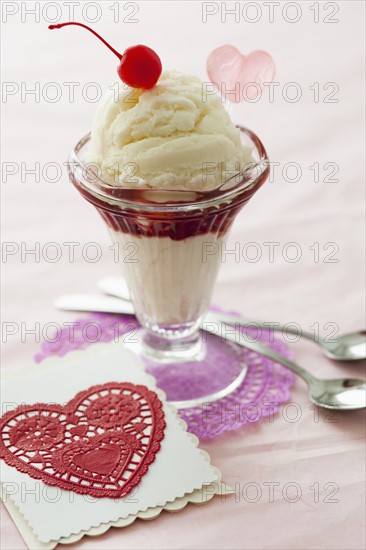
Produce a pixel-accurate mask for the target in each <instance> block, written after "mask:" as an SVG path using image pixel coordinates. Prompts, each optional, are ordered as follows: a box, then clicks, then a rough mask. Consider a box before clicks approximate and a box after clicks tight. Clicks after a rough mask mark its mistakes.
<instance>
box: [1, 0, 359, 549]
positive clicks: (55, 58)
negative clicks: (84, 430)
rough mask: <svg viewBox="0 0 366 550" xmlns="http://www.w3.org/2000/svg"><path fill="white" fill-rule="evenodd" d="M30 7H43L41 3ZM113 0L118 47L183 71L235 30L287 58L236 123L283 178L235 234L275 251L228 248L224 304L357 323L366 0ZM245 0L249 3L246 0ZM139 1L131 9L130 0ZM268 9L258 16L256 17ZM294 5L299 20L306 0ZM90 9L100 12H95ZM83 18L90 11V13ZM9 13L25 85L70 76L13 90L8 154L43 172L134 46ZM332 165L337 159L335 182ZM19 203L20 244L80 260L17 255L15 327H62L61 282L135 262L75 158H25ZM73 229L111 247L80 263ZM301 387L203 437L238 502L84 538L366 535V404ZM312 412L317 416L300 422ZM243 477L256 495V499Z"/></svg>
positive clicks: (200, 64) (107, 27)
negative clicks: (244, 10)
mask: <svg viewBox="0 0 366 550" xmlns="http://www.w3.org/2000/svg"><path fill="white" fill-rule="evenodd" d="M18 4H19V6H20V4H21V3H18ZM23 4H25V3H23ZM26 4H27V6H28V7H31V6H32V5H33V4H34V2H27V3H26ZM81 4H85V2H82V3H81ZM111 4H112V3H110V2H103V3H101V6H102V14H103V15H102V19H101V20H100V21H99V23H98V24H97V25H96V26H95V28H96V29H97V30H98V31H99V32H100V33H101V34H103V35H105V36H106V38H109V39H110V41H111V43H112V44H113V45H114V46H115V47H116V48H117V49H118V48H120V49H123V48H124V47H127V46H128V45H131V44H134V43H138V42H142V43H146V44H148V45H150V46H152V47H153V48H155V49H156V50H157V51H158V52H159V54H160V56H161V58H162V60H163V64H164V66H165V67H175V68H177V69H180V70H183V71H190V72H192V73H196V74H198V75H201V77H202V78H205V60H206V57H207V55H208V54H209V52H210V51H211V50H212V49H213V48H214V47H217V46H219V45H221V44H224V43H232V44H234V45H235V46H237V47H238V48H239V49H241V51H243V52H249V51H252V50H254V49H267V50H269V51H270V52H271V53H272V55H273V57H274V58H275V60H276V63H277V76H276V80H277V81H278V82H279V83H280V86H279V87H278V88H276V95H275V100H274V102H272V103H271V102H270V101H269V100H268V94H267V93H266V94H264V96H263V97H262V98H261V100H260V101H258V102H257V103H253V104H248V103H246V104H241V105H239V106H238V105H235V106H234V109H233V118H234V120H235V121H237V122H240V123H242V124H244V125H246V126H248V127H249V128H252V129H253V130H254V131H255V132H256V133H258V135H259V136H261V138H262V139H263V142H264V143H265V145H266V147H267V149H268V153H269V155H270V157H271V160H272V161H273V162H279V163H281V166H280V169H278V168H276V170H275V172H274V180H273V181H272V182H269V183H267V185H266V186H265V187H264V188H263V189H262V190H261V191H260V193H258V195H257V196H256V197H255V198H254V199H253V200H252V202H251V203H250V204H249V205H248V206H247V208H246V209H245V211H243V212H242V214H241V215H240V216H239V217H238V219H237V221H236V223H235V226H234V228H233V230H232V233H231V236H230V240H229V242H228V243H227V246H228V248H233V247H234V246H235V243H236V242H238V243H241V244H240V246H241V247H242V246H243V245H245V243H248V242H256V243H258V246H259V247H260V249H261V251H262V258H261V259H260V260H259V261H257V262H256V263H250V262H248V261H245V260H244V259H243V258H241V259H240V261H238V262H236V261H235V257H234V256H233V255H230V256H228V257H227V259H226V261H225V262H223V265H222V269H221V272H220V276H219V280H218V283H217V286H216V289H215V296H214V301H215V303H216V304H218V305H221V306H222V307H227V308H232V309H233V308H235V309H238V310H240V311H241V312H242V313H243V314H245V315H246V316H248V317H253V318H257V319H264V320H268V321H278V322H282V323H287V322H297V323H299V324H300V325H301V326H302V327H303V328H304V329H305V330H306V329H307V330H309V327H311V326H312V325H314V323H319V326H320V329H321V332H326V331H325V329H324V324H325V323H328V322H331V323H337V325H338V326H339V333H341V332H347V331H351V330H353V329H359V328H363V327H364V326H365V318H364V315H363V310H364V307H363V306H364V294H363V285H362V283H363V279H364V268H363V265H364V262H363V260H364V252H363V250H364V248H363V246H364V241H363V237H362V233H361V229H362V228H363V215H364V212H363V198H364V196H363V189H362V187H361V186H362V181H363V165H364V162H363V161H364V154H363V148H364V134H363V120H364V112H363V90H364V88H363V86H364V79H363V72H364V58H363V54H362V44H363V38H364V27H363V20H364V3H363V2H357V1H356V2H352V1H347V2H336V3H331V4H334V5H336V6H338V7H339V12H338V14H337V15H334V16H333V17H335V18H338V19H339V22H338V23H333V24H329V23H328V24H326V23H324V22H323V19H324V17H325V16H326V15H330V13H331V12H330V11H325V8H324V3H322V2H320V22H319V23H314V21H313V19H314V12H313V11H311V10H310V5H311V4H312V3H310V2H302V3H301V6H302V17H301V19H300V20H299V21H298V22H297V23H292V24H291V23H288V22H286V21H285V20H284V18H283V16H282V9H283V8H284V5H285V4H286V3H283V2H282V3H281V6H280V7H278V8H276V11H275V20H274V22H273V23H270V22H269V21H268V8H266V7H265V6H264V4H263V3H261V2H256V3H255V4H257V5H258V6H259V7H260V8H261V10H262V17H261V19H260V20H259V21H258V22H257V23H247V22H245V20H244V19H243V17H241V20H240V22H238V23H236V22H235V21H234V17H233V16H228V18H227V21H226V22H223V21H220V15H219V14H217V15H215V16H211V17H208V20H207V22H206V23H203V22H202V20H201V12H202V6H201V3H200V2H184V3H183V2H170V3H168V2H137V4H138V7H139V12H138V13H137V14H136V16H135V17H136V18H138V19H139V22H138V23H135V24H131V23H130V24H129V23H126V22H125V23H120V24H115V23H113V13H112V11H111V10H109V6H110V5H111ZM231 4H232V3H231ZM244 4H246V3H240V5H241V7H242V6H243V5H244ZM59 5H60V7H61V10H62V13H63V19H62V20H65V19H67V12H66V8H65V6H63V2H59ZM53 13H54V12H53ZM121 13H122V16H125V15H126V14H127V13H128V11H123V10H122V12H121ZM248 13H249V12H248ZM286 13H287V12H286ZM253 14H254V12H250V14H249V17H252V18H253V17H254V15H253ZM287 14H288V16H289V17H294V14H293V12H291V10H290V11H288V13H287ZM49 16H50V17H51V16H52V12H51V8H50V12H49ZM89 16H90V17H92V16H94V14H93V12H92V10H91V11H90V15H89ZM75 19H76V20H80V21H81V20H82V17H81V15H80V11H78V9H76V11H75ZM2 27H3V28H2V32H3V80H4V81H6V82H15V83H17V85H19V86H21V82H26V83H27V85H28V86H30V87H31V86H34V83H35V82H39V83H40V86H41V89H43V86H44V85H45V84H46V83H47V82H57V83H59V85H61V87H62V90H63V95H62V97H61V99H60V100H59V101H57V102H55V103H50V102H47V101H45V100H44V98H42V97H41V98H40V101H39V102H35V101H34V99H33V98H32V97H29V96H28V97H27V98H26V101H24V102H22V101H21V98H20V94H16V95H14V96H13V97H9V98H8V99H7V101H6V102H5V100H4V98H3V135H4V136H5V140H4V142H3V151H2V153H3V154H2V156H3V162H15V163H21V162H24V163H26V167H27V168H30V167H32V166H33V165H34V163H35V162H39V163H40V165H41V168H42V167H43V166H44V165H45V164H46V163H49V162H56V163H59V164H61V165H62V163H63V162H64V161H65V160H66V158H67V155H68V152H69V150H70V149H71V147H72V146H73V145H74V144H75V142H76V140H77V139H78V138H79V137H80V136H81V135H82V134H83V133H85V132H86V131H88V130H89V128H90V123H91V117H92V116H93V113H94V111H95V104H93V103H91V102H88V101H86V100H85V99H83V97H82V95H81V93H80V90H81V88H82V87H83V86H84V85H85V84H86V83H87V82H90V81H94V82H98V83H99V84H100V86H102V87H103V88H106V87H107V86H108V85H109V84H110V83H111V82H113V81H115V79H116V73H115V69H116V60H115V59H114V58H113V56H112V55H110V54H109V53H108V52H107V50H105V51H104V49H103V47H102V45H99V44H98V43H97V41H96V40H95V39H94V38H93V37H91V36H88V35H87V34H86V32H84V31H83V30H81V29H80V30H79V29H76V28H75V29H71V28H70V29H64V30H63V31H59V32H56V31H54V32H53V34H51V33H49V32H48V31H47V22H45V21H44V19H42V17H41V21H40V23H35V22H34V17H32V16H28V17H27V18H26V21H25V22H23V23H22V22H21V18H20V12H19V13H18V14H17V15H14V16H12V17H9V19H8V21H7V23H6V24H3V26H2ZM187 34H188V39H187ZM64 82H80V83H81V85H80V86H79V87H78V88H76V89H75V90H76V91H75V101H74V102H70V101H69V99H68V97H67V94H66V92H67V89H66V87H65V86H64V85H63V83H64ZM288 82H297V83H298V84H299V86H301V89H302V98H301V100H300V101H298V102H296V103H290V102H286V101H284V100H283V98H282V95H281V91H282V90H283V86H284V85H286V83H288ZM314 82H319V85H320V91H321V97H324V95H326V94H328V93H329V92H331V91H332V88H328V89H327V90H326V91H323V85H324V84H326V83H327V82H336V83H337V84H338V86H339V92H338V93H337V94H336V96H335V97H336V98H338V99H339V101H338V103H324V102H322V101H320V102H319V103H315V102H314V100H313V92H312V91H311V90H310V89H309V87H310V86H312V85H313V84H314ZM291 91H293V90H289V92H291ZM49 92H50V93H51V90H49ZM90 93H92V90H91V89H90ZM288 162H296V163H298V164H299V165H300V166H301V168H302V177H301V179H300V181H298V182H296V183H294V182H293V183H290V182H288V181H285V178H284V177H283V175H282V174H281V170H282V168H283V166H284V165H285V164H286V163H288ZM315 162H318V163H320V165H321V166H322V165H324V163H327V162H336V163H337V164H338V165H339V172H338V174H337V175H335V177H336V178H338V179H339V181H338V182H333V183H331V182H330V183H329V182H328V183H327V182H323V181H320V182H319V183H316V182H314V177H313V171H312V170H311V169H309V167H310V166H312V165H314V163H315ZM327 173H330V171H328V172H327ZM51 175H52V174H51V171H50V173H49V176H51ZM289 175H290V176H291V172H290V171H289ZM324 175H326V174H325V173H324V172H323V173H322V172H321V178H323V177H324ZM2 199H3V203H2V204H3V218H2V223H3V233H2V237H3V241H5V242H14V243H16V245H15V246H17V245H19V246H21V244H20V243H22V242H24V243H26V246H27V247H29V248H32V247H34V243H35V242H39V243H40V247H41V248H42V247H43V246H44V245H45V244H46V243H48V242H56V243H58V244H59V245H60V246H61V247H62V258H61V260H60V261H58V262H56V263H51V262H49V261H47V258H40V261H39V262H36V261H34V258H32V257H31V256H28V257H27V258H26V261H25V262H22V261H21V256H20V254H19V253H18V254H14V255H13V256H10V257H8V258H4V257H3V262H4V263H3V300H2V306H3V323H10V322H14V323H17V324H20V323H22V322H23V323H25V325H24V328H30V327H32V326H33V325H34V324H35V323H37V322H39V323H40V327H44V326H45V325H47V323H51V322H56V323H59V324H62V323H64V322H67V321H69V320H72V319H73V318H75V316H74V315H73V314H68V313H62V312H59V311H55V309H54V308H53V305H52V303H53V300H54V298H55V297H56V296H57V295H59V294H61V293H71V292H84V291H88V292H89V291H90V292H93V291H94V290H95V287H96V282H97V280H98V278H100V277H101V276H103V275H108V274H118V266H117V265H115V263H114V262H113V256H112V253H111V251H109V250H108V246H109V241H108V235H107V232H106V231H105V228H104V227H103V224H102V222H101V221H100V219H99V217H98V215H97V213H96V212H95V211H94V210H93V209H92V207H90V206H88V205H87V204H86V203H84V202H83V201H82V199H81V198H80V197H79V196H78V195H77V194H76V192H75V190H74V189H73V188H72V187H71V185H70V184H69V183H68V181H67V176H66V172H65V170H64V173H63V176H62V177H60V179H59V181H57V182H55V183H50V182H49V181H46V180H45V178H43V177H42V176H41V177H40V181H39V183H36V182H35V181H34V179H33V178H32V177H30V176H29V177H28V178H27V179H26V181H25V182H22V181H21V176H20V172H19V173H18V174H16V175H14V176H12V177H8V180H7V181H4V182H3V184H2ZM71 241H73V242H79V243H81V246H82V245H84V244H85V243H87V242H90V241H95V242H97V243H98V244H99V245H100V246H101V247H102V249H103V256H102V259H101V261H99V262H97V263H90V262H88V261H86V260H85V259H83V257H82V255H81V253H80V248H81V246H80V247H78V249H76V254H75V261H74V262H70V261H69V259H68V257H67V248H66V247H65V246H64V245H63V244H62V243H64V242H71ZM265 242H278V243H280V244H279V246H278V247H277V248H276V252H275V258H274V261H273V262H271V261H269V257H268V248H267V247H266V246H265V245H264V244H263V243H265ZM289 242H296V243H298V244H299V246H300V247H301V250H302V257H301V259H300V260H299V261H298V262H296V263H290V262H288V261H285V260H284V259H283V257H282V255H281V251H282V250H283V247H286V245H287V243H289ZM316 242H318V243H319V246H320V261H319V262H315V261H314V256H313V252H312V251H311V250H310V249H309V247H310V246H312V245H313V244H314V243H316ZM330 242H334V243H336V245H337V246H338V247H339V251H338V252H337V253H336V255H335V259H337V260H338V261H337V262H336V263H327V262H324V257H325V255H326V253H329V252H331V250H332V249H331V248H329V249H328V250H327V251H324V250H323V247H324V245H326V243H330ZM78 250H79V251H78ZM90 252H92V251H91V250H90ZM248 252H249V253H254V250H253V249H251V250H248ZM288 252H289V254H291V253H293V252H294V249H289V250H288ZM49 253H50V255H51V253H52V251H51V249H49ZM3 328H4V325H3ZM50 333H51V330H50ZM3 340H4V336H3ZM22 340H23V341H22ZM24 340H25V341H24ZM35 340H36V338H35V336H34V335H33V336H32V335H28V336H27V337H26V338H24V335H23V338H22V335H21V330H19V332H18V334H16V335H14V336H9V337H8V340H7V342H6V343H5V344H4V345H3V365H4V368H11V367H12V366H15V365H18V364H20V363H24V362H31V361H32V357H33V355H34V354H35V353H36V352H37V350H38V348H39V343H38V342H36V341H35ZM292 348H293V350H294V352H295V354H296V358H297V360H298V361H299V362H300V363H301V364H302V365H304V366H305V367H307V368H308V369H309V370H310V371H311V372H313V373H314V374H316V375H319V376H320V377H332V376H333V377H340V376H343V375H345V376H347V375H348V376H362V374H363V370H362V365H360V364H353V365H352V364H341V363H339V364H337V363H334V362H331V361H330V360H328V359H326V358H325V357H323V356H322V354H321V352H320V351H319V350H318V349H317V348H316V346H314V345H313V344H311V343H308V342H304V341H300V342H298V343H296V344H293V345H292ZM292 401H294V402H296V404H297V405H296V407H297V409H296V408H295V406H291V407H288V408H287V409H286V408H285V410H284V414H283V415H281V414H279V415H278V416H277V417H276V418H275V420H274V421H273V422H272V423H271V422H269V421H268V420H264V421H263V422H262V423H260V424H257V425H256V426H253V427H252V428H251V427H247V428H245V429H243V430H241V431H238V432H235V433H232V434H230V435H227V436H223V437H220V438H219V439H217V440H214V441H212V442H209V443H208V442H204V443H203V444H202V447H203V448H204V449H206V450H207V451H209V452H210V454H211V457H212V461H213V463H214V464H215V465H217V466H218V467H220V468H221V470H222V472H223V478H224V480H225V481H226V482H227V483H229V484H231V485H232V486H233V487H236V488H237V491H238V493H237V495H236V498H235V497H234V498H228V499H227V500H226V502H221V501H220V499H219V498H217V499H215V500H214V501H213V502H211V503H210V504H209V505H207V506H203V507H201V508H199V509H198V508H195V507H194V506H190V507H188V508H187V509H186V510H184V511H183V512H181V513H179V514H177V515H173V516H172V515H168V514H163V515H162V516H161V517H160V518H159V519H158V520H157V521H153V522H150V523H144V522H137V523H136V524H135V525H133V526H132V527H130V528H128V529H126V530H124V531H119V530H111V531H110V532H109V533H108V534H107V535H105V536H103V537H101V538H99V539H88V538H87V539H84V540H83V541H82V542H81V543H79V544H78V545H76V546H78V547H80V548H88V549H91V548H121V547H123V548H133V549H140V548H146V547H149V548H155V549H162V548H178V547H179V548H187V549H188V548H245V549H253V548H256V549H278V550H279V549H281V550H287V549H294V548H297V549H301V550H304V549H318V548H326V549H352V550H356V549H361V548H364V546H365V535H364V533H365V530H364V514H365V494H364V481H365V466H364V464H365V463H364V459H365V444H364V414H363V412H357V413H346V414H339V415H335V416H334V417H332V419H331V420H333V422H331V421H329V418H327V415H326V414H324V413H323V412H321V411H320V413H319V418H318V421H316V420H317V419H316V418H315V417H314V411H313V410H312V409H311V407H310V405H309V402H308V399H307V392H306V388H305V385H304V384H303V383H302V381H300V380H299V381H298V382H297V383H296V386H295V388H294V392H293V396H292ZM296 413H297V414H298V415H300V414H301V418H298V421H290V419H293V418H294V416H296ZM286 418H287V419H286ZM327 419H328V421H327ZM272 482H273V483H279V485H276V486H275V490H274V498H273V499H270V498H269V488H268V484H270V483H272ZM248 483H252V484H257V485H255V486H253V485H252V486H248V485H246V484H248ZM289 483H290V484H291V483H296V484H297V488H300V489H298V490H300V491H301V498H300V499H299V500H298V501H297V502H294V503H289V502H287V501H286V498H285V497H284V495H283V491H286V487H288V493H287V498H288V499H291V498H295V497H296V494H295V493H296V491H295V486H292V487H289V486H286V484H289ZM329 483H330V484H335V485H334V486H338V487H339V490H338V492H337V494H336V495H335V496H334V498H335V499H337V500H338V502H333V503H327V502H325V500H326V495H329V494H330V492H331V489H332V486H331V485H326V484H329ZM314 484H319V488H320V492H319V502H316V499H315V497H314V489H313V490H312V489H311V487H313V488H314ZM255 487H256V488H257V489H258V487H259V489H260V491H261V494H260V493H259V496H260V498H259V499H258V501H257V502H250V501H253V500H255ZM243 490H244V492H245V491H246V490H247V491H248V492H247V494H245V493H244V496H243V495H242V491H243ZM285 496H286V494H285ZM271 500H273V502H271ZM1 530H2V537H1V538H2V541H1V542H2V548H4V549H9V550H10V549H16V548H24V543H23V541H22V539H21V537H20V535H19V534H18V533H17V531H16V529H15V527H14V526H13V524H12V522H11V520H10V518H9V517H8V515H7V513H6V511H4V513H3V514H2V526H1Z"/></svg>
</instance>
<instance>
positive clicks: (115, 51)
mask: <svg viewBox="0 0 366 550" xmlns="http://www.w3.org/2000/svg"><path fill="white" fill-rule="evenodd" d="M67 25H77V26H78V27H83V28H84V29H86V30H87V31H90V32H91V33H92V34H94V36H96V37H97V38H99V40H100V41H101V42H103V44H104V45H105V46H107V48H109V49H110V50H111V52H113V53H114V55H116V56H117V57H118V59H121V58H122V55H121V54H120V53H118V52H117V50H115V49H114V48H112V46H111V45H110V44H108V42H107V41H106V40H104V38H102V37H101V36H100V35H99V34H98V33H97V32H95V31H94V30H93V29H91V28H90V27H87V26H86V25H84V24H83V23H77V22H76V21H69V22H67V23H59V24H58V25H50V26H49V27H48V28H49V29H50V30H51V31H52V30H53V29H61V28H62V27H66V26H67Z"/></svg>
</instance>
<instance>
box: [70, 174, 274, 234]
mask: <svg viewBox="0 0 366 550" xmlns="http://www.w3.org/2000/svg"><path fill="white" fill-rule="evenodd" d="M268 173H269V167H267V168H266V169H265V170H263V172H262V173H261V174H260V176H259V177H258V178H256V179H255V180H254V181H250V182H248V185H247V186H245V180H244V178H243V181H242V182H240V183H236V185H235V187H237V188H238V189H239V190H238V191H237V192H236V193H233V195H231V196H226V197H223V198H222V202H221V201H220V200H219V199H218V204H216V205H215V206H208V205H207V202H206V201H207V200H210V199H217V197H216V196H217V191H215V190H213V191H210V192H204V193H202V192H197V193H195V192H194V193H189V192H187V193H188V194H189V196H192V195H194V196H195V198H196V200H193V201H192V202H191V201H190V202H189V203H180V202H177V203H172V202H169V203H161V202H160V201H159V202H153V201H152V200H149V199H151V197H153V196H154V193H155V191H152V192H151V191H148V190H145V191H144V190H142V189H138V190H135V189H129V190H126V189H121V188H116V187H115V188H112V187H106V186H103V198H102V197H101V198H99V197H98V196H96V193H94V192H93V193H92V192H90V190H89V189H87V188H86V185H85V184H84V185H83V184H82V183H81V182H80V181H78V179H77V178H76V177H75V174H74V173H73V171H71V172H70V179H71V182H72V183H73V184H74V186H75V187H76V188H77V189H78V191H79V192H80V193H81V194H82V195H83V197H84V198H85V199H86V200H87V201H88V202H90V203H92V204H93V205H94V206H95V207H96V208H97V210H98V212H99V214H100V215H101V216H102V218H103V219H104V221H105V222H106V224H107V225H108V226H109V227H110V228H111V229H112V230H113V231H116V232H121V233H124V234H130V235H133V236H134V237H169V238H170V239H172V240H175V241H181V240H184V239H187V238H189V237H194V236H197V235H204V234H208V233H214V234H216V235H224V234H226V233H227V232H228V230H229V229H230V226H231V224H232V222H233V221H234V218H235V216H236V215H237V213H238V212H239V210H241V209H242V208H243V207H244V206H245V204H246V203H247V202H248V201H249V200H250V199H251V197H252V196H253V195H254V194H255V193H256V191H257V190H258V189H259V188H260V187H261V186H262V185H263V183H264V182H265V180H266V179H267V176H268ZM84 183H85V182H84ZM170 193H171V194H174V192H172V191H171V192H170ZM184 193H185V192H178V194H181V195H182V194H184ZM107 195H109V198H110V199H111V200H112V201H114V202H113V204H112V203H111V202H109V201H108V198H107ZM126 196H128V201H129V202H130V203H131V206H132V205H133V207H129V205H128V203H127V202H126V200H125V199H126ZM119 200H120V201H121V204H119V203H118V201H119ZM203 200H204V201H205V203H203ZM122 201H123V204H122ZM183 204H184V205H183ZM188 204H189V206H190V210H189V211H188V209H187V208H185V206H188ZM174 205H176V210H175V211H174V210H173V208H174ZM195 205H196V208H195ZM149 208H150V209H149ZM179 209H180V210H179ZM183 209H184V210H183Z"/></svg>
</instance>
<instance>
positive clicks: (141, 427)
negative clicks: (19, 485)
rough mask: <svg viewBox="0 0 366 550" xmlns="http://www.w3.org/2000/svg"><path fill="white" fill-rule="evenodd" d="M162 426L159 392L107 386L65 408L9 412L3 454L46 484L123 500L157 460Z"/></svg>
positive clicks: (0, 424)
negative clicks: (157, 393)
mask: <svg viewBox="0 0 366 550" xmlns="http://www.w3.org/2000/svg"><path fill="white" fill-rule="evenodd" d="M164 428H165V420H164V412H163V408H162V403H161V401H160V400H159V398H158V397H157V395H156V393H154V392H153V391H150V390H149V389H148V388H146V387H145V386H136V385H134V384H130V383H127V382H122V383H120V382H109V383H107V384H102V385H99V386H93V387H91V388H89V389H87V390H85V391H82V392H80V393H78V394H77V395H76V396H75V397H74V398H73V399H72V400H71V401H69V402H68V403H67V404H66V405H65V406H61V405H47V404H44V403H37V404H35V405H25V406H24V405H21V406H20V407H17V408H16V409H15V410H14V411H10V412H7V413H6V414H5V415H4V416H3V417H2V418H1V420H0V436H1V439H0V457H1V458H3V459H4V460H5V462H6V463H7V464H9V465H10V466H14V467H15V468H16V469H17V470H19V471H20V472H23V473H26V474H28V475H30V476H31V477H33V478H35V479H41V480H42V481H43V482H44V483H46V484H47V485H54V486H57V487H60V488H61V489H66V490H69V491H75V492H76V493H81V494H88V495H91V496H94V497H109V498H120V497H123V496H125V495H127V494H128V493H129V492H130V491H131V490H132V489H133V487H135V486H136V485H137V484H138V483H139V482H140V480H141V478H142V476H143V475H144V474H145V473H146V472H147V470H148V467H149V464H151V463H152V462H153V461H154V460H155V457H156V453H157V452H158V451H159V449H160V442H161V440H162V439H163V437H164Z"/></svg>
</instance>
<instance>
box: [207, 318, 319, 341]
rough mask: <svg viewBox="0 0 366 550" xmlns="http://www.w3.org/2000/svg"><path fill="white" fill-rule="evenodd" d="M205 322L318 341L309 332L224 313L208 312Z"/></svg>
mask: <svg viewBox="0 0 366 550" xmlns="http://www.w3.org/2000/svg"><path fill="white" fill-rule="evenodd" d="M205 319H206V320H215V321H222V322H224V323H228V324H230V325H237V326H238V325H244V326H249V327H250V326H253V327H254V328H263V329H265V330H275V331H277V332H279V331H283V332H286V333H289V334H295V335H296V336H301V337H304V338H307V339H308V340H312V341H313V342H316V343H317V344H319V340H318V339H317V338H316V337H315V334H312V333H311V332H307V331H304V330H302V329H299V328H297V327H291V325H290V326H286V325H281V324H280V323H263V322H258V321H249V320H246V319H244V318H243V317H237V316H234V315H227V314H226V313H221V311H220V312H219V313H216V312H211V311H210V312H209V313H208V314H207V315H206V316H205Z"/></svg>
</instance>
